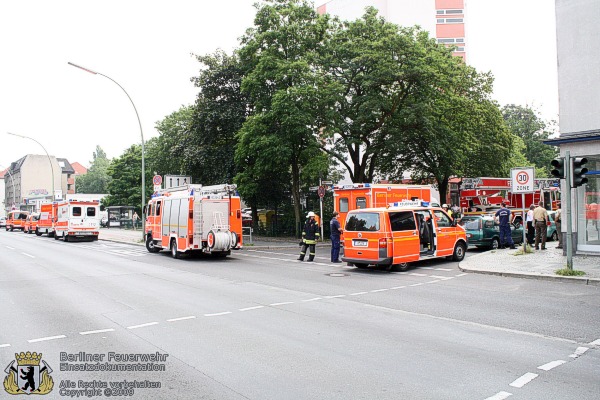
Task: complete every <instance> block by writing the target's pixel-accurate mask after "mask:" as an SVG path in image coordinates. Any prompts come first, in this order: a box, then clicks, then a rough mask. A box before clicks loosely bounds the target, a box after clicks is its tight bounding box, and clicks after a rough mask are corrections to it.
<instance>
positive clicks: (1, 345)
mask: <svg viewBox="0 0 600 400" xmlns="http://www.w3.org/2000/svg"><path fill="white" fill-rule="evenodd" d="M0 347H10V344H8V343H5V344H0Z"/></svg>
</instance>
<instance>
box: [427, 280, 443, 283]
mask: <svg viewBox="0 0 600 400" xmlns="http://www.w3.org/2000/svg"><path fill="white" fill-rule="evenodd" d="M438 282H441V280H440V279H436V280H435V281H429V282H425V283H438Z"/></svg>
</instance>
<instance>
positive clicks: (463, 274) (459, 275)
mask: <svg viewBox="0 0 600 400" xmlns="http://www.w3.org/2000/svg"><path fill="white" fill-rule="evenodd" d="M465 275H468V274H458V275H456V276H465Z"/></svg>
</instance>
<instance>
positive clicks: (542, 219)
mask: <svg viewBox="0 0 600 400" xmlns="http://www.w3.org/2000/svg"><path fill="white" fill-rule="evenodd" d="M533 219H534V220H535V249H536V250H539V249H540V246H539V245H540V242H542V250H546V235H547V234H548V211H546V209H545V208H544V202H543V201H540V202H539V203H538V206H537V207H536V208H535V210H533Z"/></svg>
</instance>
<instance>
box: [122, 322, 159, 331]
mask: <svg viewBox="0 0 600 400" xmlns="http://www.w3.org/2000/svg"><path fill="white" fill-rule="evenodd" d="M152 325H158V322H148V323H146V324H140V325H132V326H128V327H127V329H137V328H145V327H147V326H152Z"/></svg>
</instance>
